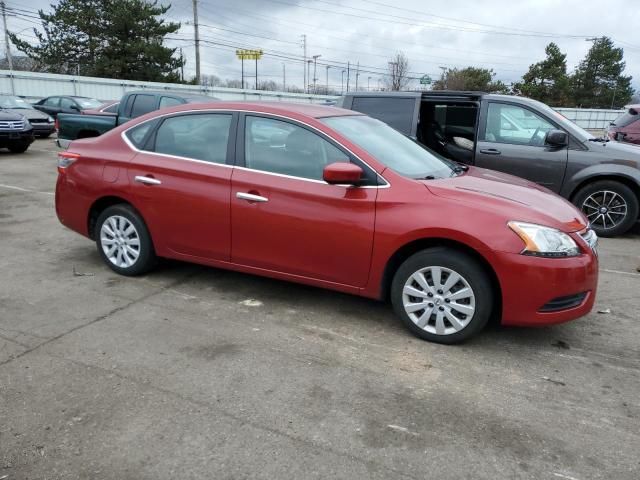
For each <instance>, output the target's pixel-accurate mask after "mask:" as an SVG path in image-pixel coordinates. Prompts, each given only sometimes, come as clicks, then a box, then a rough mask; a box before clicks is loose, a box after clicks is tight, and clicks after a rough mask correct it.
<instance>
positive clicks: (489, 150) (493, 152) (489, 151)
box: [480, 148, 502, 155]
mask: <svg viewBox="0 0 640 480" xmlns="http://www.w3.org/2000/svg"><path fill="white" fill-rule="evenodd" d="M480 153H484V154H486V155H500V154H501V153H502V152H501V151H500V150H497V149H495V148H487V149H485V150H480Z"/></svg>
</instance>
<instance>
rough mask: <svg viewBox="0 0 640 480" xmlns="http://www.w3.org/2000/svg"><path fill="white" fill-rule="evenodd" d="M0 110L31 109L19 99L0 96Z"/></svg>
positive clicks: (25, 102) (24, 101)
mask: <svg viewBox="0 0 640 480" xmlns="http://www.w3.org/2000/svg"><path fill="white" fill-rule="evenodd" d="M0 108H22V109H32V108H33V107H32V106H31V105H30V104H29V103H28V102H27V101H26V100H23V99H22V98H20V97H12V96H9V95H2V96H0Z"/></svg>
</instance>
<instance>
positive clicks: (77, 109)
mask: <svg viewBox="0 0 640 480" xmlns="http://www.w3.org/2000/svg"><path fill="white" fill-rule="evenodd" d="M100 105H102V102H101V101H100V100H96V99H95V98H89V97H77V96H54V97H46V98H43V99H41V100H39V101H38V102H36V103H34V104H33V108H35V109H36V110H40V111H41V112H44V113H46V114H48V115H51V116H52V117H53V118H54V119H55V118H58V114H59V113H81V112H83V111H85V110H89V109H92V108H98V107H100Z"/></svg>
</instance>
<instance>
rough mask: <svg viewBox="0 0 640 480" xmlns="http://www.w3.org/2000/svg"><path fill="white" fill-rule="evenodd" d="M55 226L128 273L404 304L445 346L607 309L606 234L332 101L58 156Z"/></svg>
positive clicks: (567, 207)
mask: <svg viewBox="0 0 640 480" xmlns="http://www.w3.org/2000/svg"><path fill="white" fill-rule="evenodd" d="M58 172H59V175H58V180H57V185H56V212H57V215H58V218H59V219H60V221H61V222H62V223H63V224H64V225H66V226H67V227H69V228H70V229H72V230H75V231H76V232H79V233H81V234H82V235H85V236H87V237H89V238H91V239H93V240H95V242H96V244H97V249H98V252H99V255H100V256H101V257H102V259H103V260H104V262H105V263H106V264H107V265H108V266H109V267H110V268H111V269H113V270H114V271H115V272H117V273H120V274H122V275H138V274H142V273H144V272H146V271H148V270H150V269H151V268H152V267H153V266H154V264H155V260H156V258H157V257H167V258H173V259H178V260H183V261H189V262H196V263H201V264H204V265H211V266H216V267H221V268H226V269H231V270H238V271H241V272H246V273H254V274H258V275H264V276H268V277H273V278H278V279H282V280H289V281H294V282H299V283H304V284H309V285H315V286H318V287H324V288H329V289H334V290H339V291H342V292H347V293H352V294H356V295H362V296H364V297H370V298H376V299H385V298H388V297H390V299H391V302H392V304H393V307H394V309H395V311H396V313H397V314H398V316H399V317H400V318H401V319H402V320H403V321H404V323H405V324H406V325H407V327H408V328H409V329H410V330H411V331H412V332H413V333H414V334H416V335H417V336H419V337H421V338H423V339H426V340H431V341H435V342H442V343H454V342H458V341H462V340H465V339H467V338H469V337H471V336H473V335H474V334H476V333H478V332H479V331H480V330H481V329H482V328H483V327H484V325H485V324H486V323H487V321H488V320H489V318H490V317H491V316H492V315H494V316H495V317H497V318H501V320H502V323H503V324H506V325H548V324H553V323H558V322H565V321H568V320H572V319H575V318H578V317H580V316H582V315H585V314H587V313H588V312H589V311H590V310H591V308H592V306H593V303H594V299H595V294H596V286H597V277H598V262H597V258H596V254H595V252H596V241H597V237H596V235H595V233H594V232H593V231H592V230H590V229H589V228H588V222H587V220H586V218H585V217H584V215H582V213H581V212H580V211H579V210H578V209H577V208H576V207H574V206H573V205H572V204H571V203H569V202H567V201H566V200H565V199H563V198H561V197H559V196H557V195H555V194H554V193H552V192H550V191H549V190H547V189H545V188H542V187H540V186H538V185H536V184H534V183H531V182H528V181H526V180H523V179H519V178H516V177H513V176H510V175H506V174H502V173H498V172H493V171H489V170H484V169H481V168H476V167H462V166H460V165H458V164H455V163H453V162H450V161H448V160H444V159H442V158H440V157H439V156H438V155H435V154H432V153H430V152H429V151H428V150H427V149H424V148H422V147H421V146H419V145H418V144H416V143H415V142H413V141H411V140H410V139H408V138H406V137H405V136H403V135H402V134H400V133H398V132H397V131H395V130H394V129H392V128H390V127H389V126H387V125H385V124H384V123H382V122H380V121H378V120H375V119H372V118H370V117H367V116H365V115H361V114H357V113H355V112H351V111H349V110H343V109H337V108H334V107H326V106H319V105H301V104H290V105H287V104H281V103H241V102H239V103H230V102H217V103H209V104H202V105H183V106H178V107H173V108H170V109H165V110H162V111H159V112H153V113H150V114H148V115H145V116H143V117H141V118H138V119H135V120H132V121H130V122H128V123H127V124H125V125H121V126H119V127H117V128H115V129H113V130H111V131H110V132H107V133H105V134H104V135H101V136H100V137H97V138H90V139H82V140H76V141H74V142H72V143H71V145H70V146H69V149H68V150H67V151H62V152H60V154H59V163H58Z"/></svg>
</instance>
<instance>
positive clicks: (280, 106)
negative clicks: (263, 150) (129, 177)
mask: <svg viewBox="0 0 640 480" xmlns="http://www.w3.org/2000/svg"><path fill="white" fill-rule="evenodd" d="M211 108H213V109H216V110H218V109H220V110H224V109H228V110H238V111H242V110H250V111H257V112H260V113H273V114H283V115H287V114H291V113H295V114H298V115H303V116H306V117H312V118H325V117H341V116H354V115H362V114H361V113H359V112H355V111H353V110H345V109H343V108H338V107H334V106H330V105H318V104H312V103H293V102H278V101H273V102H267V101H264V102H244V101H218V102H215V103H201V104H194V103H190V104H186V105H179V106H176V107H171V111H175V112H179V111H182V110H194V109H196V110H200V109H202V110H204V109H211Z"/></svg>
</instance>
